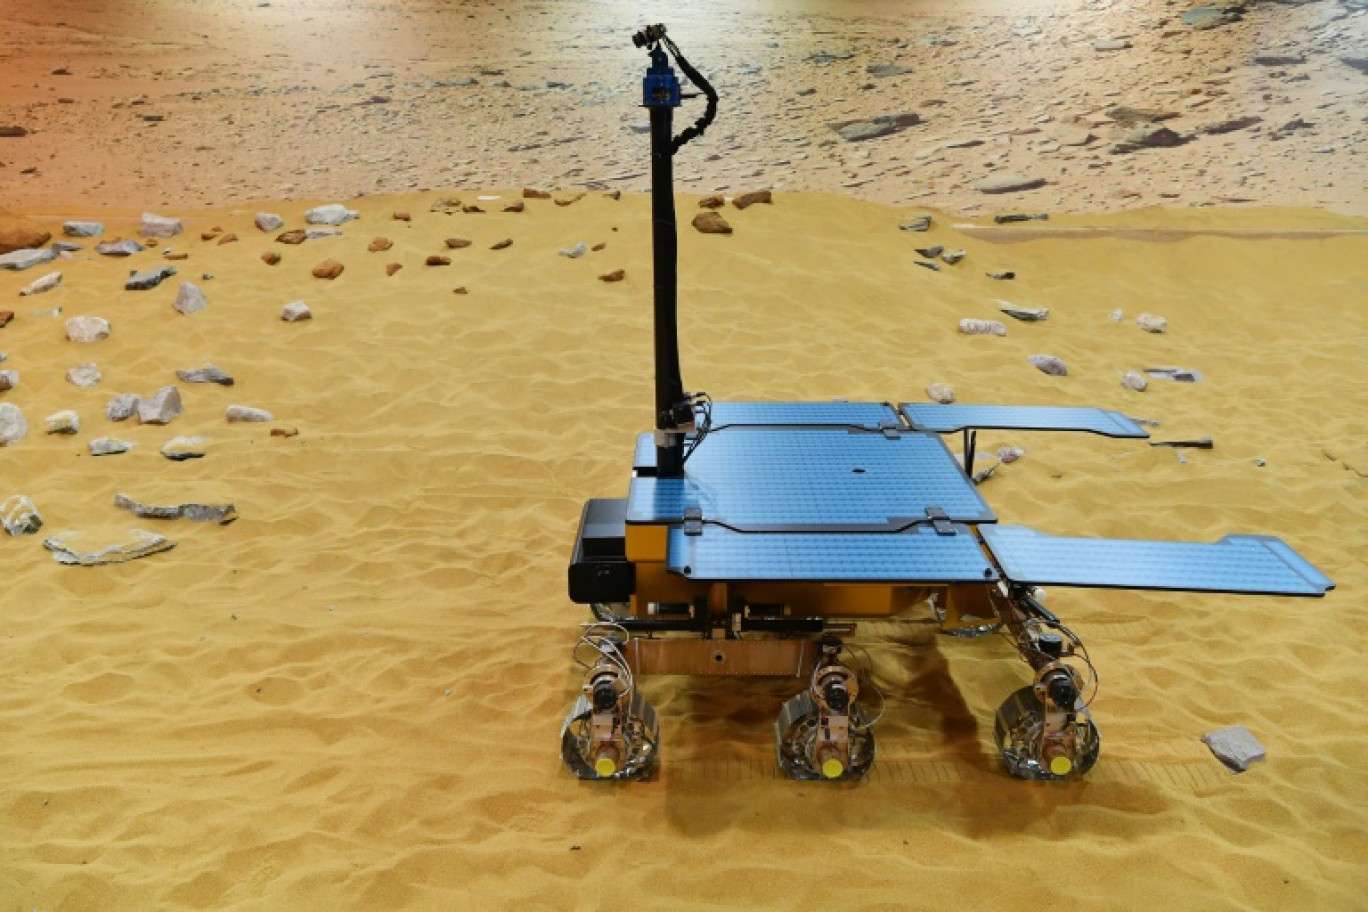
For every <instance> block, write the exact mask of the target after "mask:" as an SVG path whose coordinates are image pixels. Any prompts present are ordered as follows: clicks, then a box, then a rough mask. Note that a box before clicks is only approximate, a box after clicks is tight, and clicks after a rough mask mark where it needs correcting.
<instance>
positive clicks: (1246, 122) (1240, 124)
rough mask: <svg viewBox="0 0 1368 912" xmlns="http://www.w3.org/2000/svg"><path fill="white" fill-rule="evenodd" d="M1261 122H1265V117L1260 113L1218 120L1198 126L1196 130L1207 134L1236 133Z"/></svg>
mask: <svg viewBox="0 0 1368 912" xmlns="http://www.w3.org/2000/svg"><path fill="white" fill-rule="evenodd" d="M1261 123H1263V118H1262V117H1259V116H1258V115H1250V116H1248V117H1232V118H1230V119H1229V120H1218V121H1215V122H1214V123H1209V124H1203V125H1202V126H1200V127H1198V128H1197V131H1196V132H1198V133H1202V134H1205V135H1207V136H1219V135H1220V134H1222V133H1234V132H1235V131H1236V130H1246V129H1248V128H1249V127H1252V126H1254V125H1255V124H1261Z"/></svg>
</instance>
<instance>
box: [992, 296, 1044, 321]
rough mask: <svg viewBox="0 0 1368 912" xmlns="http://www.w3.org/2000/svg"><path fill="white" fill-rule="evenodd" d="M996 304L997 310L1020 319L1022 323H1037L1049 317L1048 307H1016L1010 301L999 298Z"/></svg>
mask: <svg viewBox="0 0 1368 912" xmlns="http://www.w3.org/2000/svg"><path fill="white" fill-rule="evenodd" d="M997 305H998V310H1000V311H1002V312H1003V313H1005V314H1006V315H1007V316H1009V317H1012V318H1013V319H1016V320H1021V321H1022V322H1024V323H1039V322H1040V321H1042V320H1048V319H1049V318H1050V309H1049V308H1048V307H1034V308H1033V307H1017V306H1016V305H1015V304H1013V303H1012V302H1011V301H1002V300H999V301H998V302H997Z"/></svg>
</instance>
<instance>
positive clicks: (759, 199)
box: [732, 190, 774, 209]
mask: <svg viewBox="0 0 1368 912" xmlns="http://www.w3.org/2000/svg"><path fill="white" fill-rule="evenodd" d="M756 203H770V204H773V203H774V199H773V197H772V196H771V194H770V191H768V190H755V191H753V192H751V193H743V194H741V195H740V196H738V197H736V198H735V199H733V200H732V205H733V206H735V207H736V208H737V209H745V208H746V207H747V206H754V205H755V204H756Z"/></svg>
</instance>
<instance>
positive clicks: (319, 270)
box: [313, 260, 347, 279]
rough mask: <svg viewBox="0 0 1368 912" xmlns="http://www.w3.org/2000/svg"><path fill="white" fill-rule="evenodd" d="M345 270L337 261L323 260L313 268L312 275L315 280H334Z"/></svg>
mask: <svg viewBox="0 0 1368 912" xmlns="http://www.w3.org/2000/svg"><path fill="white" fill-rule="evenodd" d="M346 268H347V267H345V266H343V265H342V264H341V263H339V262H337V260H324V261H323V262H321V263H319V264H318V265H317V266H315V267H314V268H313V274H314V278H316V279H335V278H337V277H338V276H340V275H341V274H342V270H343V269H346Z"/></svg>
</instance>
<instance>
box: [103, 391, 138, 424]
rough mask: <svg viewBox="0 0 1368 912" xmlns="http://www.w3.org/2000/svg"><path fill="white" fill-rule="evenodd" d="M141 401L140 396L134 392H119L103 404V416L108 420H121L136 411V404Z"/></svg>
mask: <svg viewBox="0 0 1368 912" xmlns="http://www.w3.org/2000/svg"><path fill="white" fill-rule="evenodd" d="M141 403H142V397H141V396H139V395H137V394H136V393H119V395H117V396H115V397H114V398H113V399H110V400H109V404H108V405H106V406H105V417H106V418H108V419H109V420H110V421H123V420H124V419H125V418H131V417H133V416H134V415H136V414H137V412H138V406H139V405H140V404H141Z"/></svg>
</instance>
